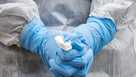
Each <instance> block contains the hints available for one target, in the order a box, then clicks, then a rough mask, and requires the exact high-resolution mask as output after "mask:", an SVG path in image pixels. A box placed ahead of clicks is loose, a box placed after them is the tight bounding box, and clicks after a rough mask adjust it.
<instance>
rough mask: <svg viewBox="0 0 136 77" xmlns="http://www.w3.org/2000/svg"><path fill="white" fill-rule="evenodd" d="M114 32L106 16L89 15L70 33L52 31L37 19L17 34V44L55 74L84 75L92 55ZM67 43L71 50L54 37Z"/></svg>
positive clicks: (58, 76)
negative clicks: (58, 37)
mask: <svg viewBox="0 0 136 77" xmlns="http://www.w3.org/2000/svg"><path fill="white" fill-rule="evenodd" d="M115 32H116V28H115V24H114V23H113V22H112V21H111V20H110V19H106V18H98V17H90V18H89V19H88V21H87V23H86V24H83V25H80V26H78V27H77V28H75V30H74V31H73V32H72V33H65V32H61V33H57V34H53V33H51V32H50V31H49V30H47V29H46V28H45V26H44V24H43V23H42V22H41V20H40V18H34V19H33V20H32V21H31V22H30V23H28V24H27V25H26V26H25V27H24V29H23V31H22V34H21V39H20V43H21V46H22V47H23V48H25V49H27V50H30V51H31V52H33V53H36V54H38V55H39V56H40V57H41V58H42V60H43V62H44V63H46V64H47V65H48V66H49V69H50V71H52V73H53V74H54V76H55V77H86V75H87V73H88V70H89V68H90V65H91V64H92V61H93V58H94V56H95V55H96V54H97V53H98V52H99V51H100V50H101V48H102V47H103V46H104V45H106V44H107V43H108V42H110V41H111V40H112V38H113V36H114V34H115ZM58 35H61V36H64V42H69V41H70V42H71V49H69V50H65V49H64V48H62V47H60V45H58V43H57V42H56V40H55V39H54V38H55V37H56V36H58Z"/></svg>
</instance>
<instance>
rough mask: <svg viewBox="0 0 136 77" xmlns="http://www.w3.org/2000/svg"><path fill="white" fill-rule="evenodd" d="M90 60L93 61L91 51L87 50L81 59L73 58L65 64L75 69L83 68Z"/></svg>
mask: <svg viewBox="0 0 136 77" xmlns="http://www.w3.org/2000/svg"><path fill="white" fill-rule="evenodd" d="M91 60H93V51H92V50H91V49H89V50H88V51H86V53H85V54H84V55H83V56H82V57H78V58H75V59H74V60H72V61H69V62H66V63H67V64H69V65H71V66H73V67H76V68H84V67H85V66H87V64H88V62H90V61H91Z"/></svg>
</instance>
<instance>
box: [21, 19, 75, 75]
mask: <svg viewBox="0 0 136 77" xmlns="http://www.w3.org/2000/svg"><path fill="white" fill-rule="evenodd" d="M60 34H61V33H60ZM54 36H55V35H54V34H52V33H51V32H50V31H48V30H47V29H46V28H45V26H44V24H43V23H42V22H41V20H40V18H33V20H32V21H30V22H29V23H28V24H26V25H25V27H24V28H23V31H22V33H21V36H20V45H21V46H22V47H23V48H25V49H27V50H29V51H30V52H32V53H35V54H38V55H39V56H40V57H41V58H42V60H43V62H44V63H45V64H47V65H48V66H49V69H50V70H52V69H56V70H55V72H54V71H52V72H53V74H54V75H55V76H56V75H57V76H56V77H70V76H71V75H72V74H73V73H74V72H75V71H77V69H76V68H73V67H72V66H70V65H68V64H63V63H62V64H61V62H62V61H61V59H59V57H58V56H57V52H59V51H62V50H61V48H60V47H58V46H57V44H56V42H55V40H54ZM58 68H59V69H58ZM66 69H69V70H66ZM58 75H59V76H58Z"/></svg>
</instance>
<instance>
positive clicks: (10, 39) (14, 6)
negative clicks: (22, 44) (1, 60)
mask: <svg viewBox="0 0 136 77" xmlns="http://www.w3.org/2000/svg"><path fill="white" fill-rule="evenodd" d="M34 16H39V13H38V7H37V5H36V4H35V2H34V1H33V0H28V1H23V0H22V1H21V0H18V1H17V0H10V1H9V0H6V1H3V2H2V3H1V4H0V26H1V27H0V42H1V43H2V44H4V45H5V46H11V45H13V44H14V45H15V44H17V45H19V44H18V42H19V35H20V32H21V31H22V27H23V26H24V24H26V23H27V22H28V21H30V20H32V17H34Z"/></svg>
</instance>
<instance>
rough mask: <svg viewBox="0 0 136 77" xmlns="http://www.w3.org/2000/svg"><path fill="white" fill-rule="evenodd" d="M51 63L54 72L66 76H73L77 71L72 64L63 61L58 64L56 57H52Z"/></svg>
mask: <svg viewBox="0 0 136 77" xmlns="http://www.w3.org/2000/svg"><path fill="white" fill-rule="evenodd" d="M49 63H50V66H51V68H50V70H51V71H52V72H56V73H58V74H59V75H61V76H64V77H71V76H72V75H73V74H74V73H75V72H76V71H77V69H76V68H73V67H72V66H70V65H65V64H63V63H60V64H57V62H56V61H55V60H54V59H51V60H50V62H49Z"/></svg>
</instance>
